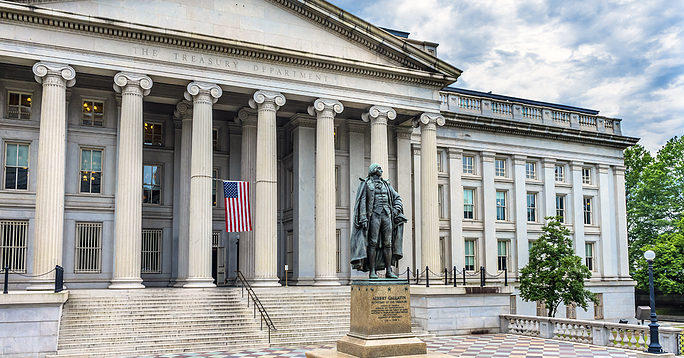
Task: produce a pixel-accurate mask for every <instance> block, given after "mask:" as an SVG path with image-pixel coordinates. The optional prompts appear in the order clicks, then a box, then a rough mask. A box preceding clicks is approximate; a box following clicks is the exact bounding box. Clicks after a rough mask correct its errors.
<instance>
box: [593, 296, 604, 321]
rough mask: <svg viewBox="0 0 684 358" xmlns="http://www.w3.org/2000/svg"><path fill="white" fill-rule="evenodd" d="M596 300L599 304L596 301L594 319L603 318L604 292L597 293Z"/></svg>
mask: <svg viewBox="0 0 684 358" xmlns="http://www.w3.org/2000/svg"><path fill="white" fill-rule="evenodd" d="M596 300H597V301H598V304H596V303H594V319H603V294H602V293H597V294H596Z"/></svg>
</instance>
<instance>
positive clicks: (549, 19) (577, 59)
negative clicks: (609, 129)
mask: <svg viewBox="0 0 684 358" xmlns="http://www.w3.org/2000/svg"><path fill="white" fill-rule="evenodd" d="M330 1H331V2H332V3H333V4H335V5H337V6H339V7H341V8H343V9H345V10H347V11H349V12H351V13H353V14H354V15H356V16H359V17H361V18H363V19H364V20H367V21H369V22H371V23H373V24H375V25H377V26H381V27H387V28H392V29H396V30H402V31H407V32H410V33H411V35H410V38H414V39H418V40H427V41H433V42H437V43H439V44H440V45H439V47H438V48H437V54H438V56H439V57H440V58H442V59H443V60H446V61H447V62H449V63H451V64H452V65H454V66H456V67H458V68H460V69H461V70H463V74H462V75H461V77H460V78H459V80H458V82H456V83H455V84H454V85H453V86H456V87H463V88H468V89H473V90H478V91H486V92H488V91H492V92H493V93H497V94H503V95H509V96H515V97H522V98H528V99H534V100H540V101H547V102H554V103H561V104H567V105H572V106H578V107H583V108H590V109H595V110H599V111H600V114H601V115H604V116H607V117H614V118H621V119H623V122H622V126H623V127H622V128H623V134H624V135H627V136H632V137H640V138H641V141H640V142H639V143H640V144H642V145H644V146H645V147H646V149H648V150H651V151H652V152H655V151H657V150H658V149H659V148H660V147H661V146H662V145H663V144H664V143H665V142H666V141H667V140H668V139H670V138H671V137H673V136H675V135H677V136H682V135H684V1H681V0H675V1H663V0H647V1H644V0H641V1H632V0H624V1H596V0H577V1H567V0H566V1H563V0H542V1H536V0H515V1H514V0H507V1H488V0H366V1H361V0H330Z"/></svg>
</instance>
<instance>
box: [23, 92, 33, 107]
mask: <svg viewBox="0 0 684 358" xmlns="http://www.w3.org/2000/svg"><path fill="white" fill-rule="evenodd" d="M21 106H22V107H31V95H28V94H22V95H21Z"/></svg>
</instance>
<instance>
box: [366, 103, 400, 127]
mask: <svg viewBox="0 0 684 358" xmlns="http://www.w3.org/2000/svg"><path fill="white" fill-rule="evenodd" d="M395 118H397V111H395V110H394V108H392V107H384V106H372V107H371V108H369V109H368V112H366V113H363V114H362V115H361V119H362V120H363V121H364V122H370V121H371V120H375V123H380V124H387V121H388V120H390V121H393V120H394V119H395Z"/></svg>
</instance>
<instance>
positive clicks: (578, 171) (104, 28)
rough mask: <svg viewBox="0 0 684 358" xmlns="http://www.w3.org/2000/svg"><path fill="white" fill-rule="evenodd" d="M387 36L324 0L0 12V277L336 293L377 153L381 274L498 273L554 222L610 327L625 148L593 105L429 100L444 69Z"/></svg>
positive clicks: (621, 278) (624, 296)
mask: <svg viewBox="0 0 684 358" xmlns="http://www.w3.org/2000/svg"><path fill="white" fill-rule="evenodd" d="M405 36H406V34H405V33H401V32H396V31H393V32H391V33H390V32H388V31H385V30H383V29H380V28H378V27H376V26H374V25H372V24H369V23H367V22H365V21H363V20H361V19H359V18H357V17H355V16H353V15H351V14H349V13H347V12H344V11H343V10H341V9H339V8H337V7H335V6H334V5H331V4H330V3H328V2H326V1H324V0H307V1H296V0H240V1H232V2H223V1H206V2H205V1H184V0H176V1H171V0H169V1H156V2H147V1H137V2H136V1H129V2H112V3H103V2H96V1H0V97H2V100H1V101H0V113H1V115H0V153H1V155H0V158H1V160H2V163H3V181H2V188H1V190H0V231H1V232H2V243H1V244H2V246H1V247H0V255H2V256H0V257H1V259H2V263H3V265H5V264H7V265H9V266H10V267H11V269H12V270H14V271H17V272H23V273H27V274H32V275H36V274H41V273H45V272H48V271H50V270H51V269H52V268H53V267H54V266H55V265H57V264H58V265H62V266H63V267H64V269H65V284H66V285H67V286H68V287H69V288H72V289H79V288H107V287H109V288H111V289H134V288H141V289H142V288H144V287H151V286H153V287H154V286H156V287H160V286H161V287H165V286H174V287H213V286H214V285H215V284H218V285H226V284H232V283H233V282H234V280H235V273H234V272H235V270H237V269H239V270H240V271H241V272H243V273H244V275H245V276H246V277H247V278H248V279H249V280H251V281H252V282H253V284H254V285H257V286H280V285H281V284H282V282H284V280H285V276H286V275H287V276H288V282H289V283H290V284H292V285H340V284H347V283H348V282H349V280H350V278H352V277H356V276H359V274H357V273H355V272H351V270H350V265H349V263H348V262H349V236H350V231H351V229H350V225H351V222H352V218H351V216H350V212H351V210H350V207H352V206H353V201H354V198H355V195H356V190H357V187H358V178H361V177H365V176H366V172H367V168H368V165H369V164H370V163H373V162H377V163H380V164H381V165H382V167H383V168H386V171H385V175H386V177H387V178H388V179H389V180H390V181H391V183H392V184H393V186H394V187H395V188H396V189H397V190H398V192H399V193H400V194H401V195H402V197H403V199H404V205H405V213H406V216H407V217H408V218H409V222H408V224H407V226H406V228H407V229H406V230H405V237H404V248H403V249H404V255H405V257H404V259H403V260H402V261H401V263H400V269H401V270H402V271H403V270H406V269H407V268H409V269H410V270H412V271H415V269H416V268H421V271H422V270H423V269H424V268H425V267H426V266H429V267H430V268H431V269H432V270H433V271H435V272H438V271H443V270H444V268H452V267H454V266H455V267H457V268H458V270H462V269H465V270H466V271H469V272H470V271H477V270H478V269H479V267H481V266H482V267H485V269H486V270H487V271H488V272H490V273H492V274H497V273H498V272H502V270H504V269H506V270H508V275H509V278H510V279H511V280H515V278H516V275H517V270H518V268H519V267H522V266H524V265H525V263H526V262H527V260H528V247H529V244H530V242H532V241H534V240H535V239H536V238H537V237H538V236H539V235H540V233H541V226H542V225H543V223H544V217H545V216H548V215H560V216H562V217H563V219H564V222H565V224H566V225H567V226H568V228H570V230H571V232H572V235H573V240H574V243H575V249H576V252H577V254H578V255H579V256H581V257H585V258H586V263H587V265H588V266H590V268H591V269H592V271H593V272H594V277H593V278H592V280H591V281H590V282H589V283H588V285H589V287H591V289H592V290H594V291H595V292H597V293H601V294H602V295H603V299H604V300H606V302H607V301H608V300H610V302H611V304H610V305H606V306H605V307H603V312H602V313H599V312H598V311H595V312H594V311H590V312H588V313H584V312H581V313H579V315H580V317H582V315H585V316H586V317H589V316H591V315H592V314H593V315H594V316H595V317H597V318H602V317H605V318H614V317H626V316H631V315H632V310H633V281H632V280H631V279H630V277H629V270H628V266H627V265H628V261H627V233H626V222H625V190H624V168H623V157H622V150H623V149H624V148H625V147H627V146H630V145H633V144H634V143H636V139H635V138H630V137H626V136H623V135H622V132H621V127H620V120H619V119H612V118H604V117H601V116H599V115H598V111H594V110H589V109H583V108H576V107H569V106H564V105H558V104H551V103H543V102H537V101H530V100H524V99H519V98H514V97H506V96H500V95H494V94H488V93H481V92H475V91H469V90H464V89H457V88H453V87H448V86H449V85H452V84H454V83H455V82H456V80H457V79H458V77H459V75H460V74H461V71H460V70H459V69H458V68H456V67H454V66H452V65H450V64H448V63H445V62H444V61H442V60H440V59H439V58H438V57H436V44H433V43H429V42H420V41H416V40H412V39H411V40H409V39H408V38H406V37H405ZM216 178H219V179H230V180H246V181H249V182H251V183H252V208H253V218H252V220H253V226H254V231H252V232H245V233H227V232H226V231H225V226H224V221H223V217H224V207H223V202H222V190H221V186H220V184H217V183H220V182H218V181H215V180H213V179H216ZM217 185H218V186H217ZM217 187H218V188H219V189H218V190H217ZM286 267H287V269H286ZM10 277H11V281H12V283H13V286H14V287H15V288H19V289H24V288H26V289H28V290H43V289H50V288H51V287H52V285H53V283H52V282H53V280H54V277H53V274H48V275H45V276H41V277H36V278H32V279H27V278H24V277H22V276H19V275H15V274H12V275H10ZM511 297H512V299H511V309H512V310H515V311H517V313H519V314H535V307H534V304H533V303H523V302H522V301H521V300H520V299H519V298H518V297H517V295H515V294H514V295H512V296H511ZM568 312H570V310H568ZM568 315H571V313H568ZM586 317H585V318H586Z"/></svg>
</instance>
